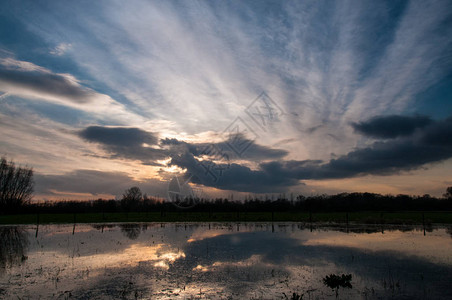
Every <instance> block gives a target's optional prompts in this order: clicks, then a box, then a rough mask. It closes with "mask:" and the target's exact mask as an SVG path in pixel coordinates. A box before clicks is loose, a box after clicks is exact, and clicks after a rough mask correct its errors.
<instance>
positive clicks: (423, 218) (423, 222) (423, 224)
mask: <svg viewBox="0 0 452 300" xmlns="http://www.w3.org/2000/svg"><path fill="white" fill-rule="evenodd" d="M422 228H423V229H424V236H425V217H424V212H422Z"/></svg>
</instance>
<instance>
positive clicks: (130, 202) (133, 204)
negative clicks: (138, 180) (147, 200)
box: [121, 186, 143, 211]
mask: <svg viewBox="0 0 452 300" xmlns="http://www.w3.org/2000/svg"><path fill="white" fill-rule="evenodd" d="M142 199H143V194H142V193H141V190H140V188H139V187H136V186H134V187H131V188H130V189H128V190H127V191H125V193H124V195H122V200H121V206H122V207H123V208H124V209H125V210H126V211H131V210H133V209H136V208H137V207H138V205H139V204H140V202H141V200H142Z"/></svg>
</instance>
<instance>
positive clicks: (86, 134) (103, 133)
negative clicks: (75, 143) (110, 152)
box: [80, 126, 158, 147]
mask: <svg viewBox="0 0 452 300" xmlns="http://www.w3.org/2000/svg"><path fill="white" fill-rule="evenodd" d="M80 136H81V137H82V138H84V139H85V140H87V141H89V142H95V143H100V144H104V145H110V146H131V147H136V146H141V145H142V144H143V143H146V144H149V145H155V144H157V142H158V138H157V137H156V136H155V135H154V134H153V133H151V132H147V131H144V130H141V129H138V128H123V127H102V126H90V127H87V128H85V129H83V130H82V131H81V132H80Z"/></svg>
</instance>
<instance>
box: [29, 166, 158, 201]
mask: <svg viewBox="0 0 452 300" xmlns="http://www.w3.org/2000/svg"><path fill="white" fill-rule="evenodd" d="M35 182H36V192H37V193H38V194H53V193H54V192H53V191H58V192H68V193H71V192H73V193H90V194H93V195H96V194H113V195H121V194H122V193H123V192H124V191H125V190H126V189H128V188H130V187H131V186H138V187H140V188H141V189H142V191H143V192H148V193H153V194H155V193H160V194H162V195H163V193H165V192H166V184H165V183H162V182H160V181H158V180H147V181H146V182H138V181H136V180H134V179H133V178H131V177H129V176H128V175H127V174H126V173H121V172H101V171H94V170H76V171H73V172H70V173H66V174H63V175H42V174H35Z"/></svg>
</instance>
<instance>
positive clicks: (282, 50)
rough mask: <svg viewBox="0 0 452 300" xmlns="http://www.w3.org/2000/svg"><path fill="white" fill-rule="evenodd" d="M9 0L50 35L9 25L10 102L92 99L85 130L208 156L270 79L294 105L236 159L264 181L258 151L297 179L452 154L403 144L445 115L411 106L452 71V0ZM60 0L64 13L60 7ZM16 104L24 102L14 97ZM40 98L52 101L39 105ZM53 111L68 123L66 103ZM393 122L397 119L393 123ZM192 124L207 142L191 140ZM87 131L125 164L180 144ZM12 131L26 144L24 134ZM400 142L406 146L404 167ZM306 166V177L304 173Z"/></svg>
mask: <svg viewBox="0 0 452 300" xmlns="http://www.w3.org/2000/svg"><path fill="white" fill-rule="evenodd" d="M24 2H26V5H24ZM8 7H9V8H10V9H9V10H8V12H9V13H8V14H10V15H11V16H12V18H10V19H8V20H10V21H9V22H10V23H11V24H14V22H18V23H19V22H20V26H19V25H18V26H17V28H18V29H23V30H24V31H26V32H24V33H23V34H24V36H27V37H33V38H34V39H36V40H39V41H41V43H42V44H39V46H38V45H37V44H38V43H37V42H36V47H35V48H33V49H31V51H28V49H23V48H25V47H29V46H30V44H29V43H28V44H26V46H22V48H21V47H20V46H17V44H18V42H17V39H16V38H15V37H14V36H11V35H8V33H7V32H6V33H3V31H0V34H3V35H2V41H5V42H2V44H1V45H0V46H2V48H5V49H6V48H9V49H11V50H12V51H9V52H8V53H7V54H6V56H5V55H3V54H2V55H3V56H2V57H6V58H7V60H6V61H5V60H2V66H1V70H2V71H1V72H3V73H1V74H3V77H1V75H0V80H3V81H2V82H1V83H0V87H3V89H2V88H0V90H1V91H2V92H3V93H4V94H3V95H2V96H0V100H1V101H5V100H8V99H9V97H10V95H11V96H12V97H15V96H16V95H17V96H20V97H23V98H26V99H32V101H35V100H36V99H39V101H44V102H46V103H51V104H56V105H63V106H65V107H70V108H73V109H74V110H79V111H83V112H84V113H86V114H85V115H83V116H80V117H79V118H76V119H75V120H74V121H73V122H72V123H71V124H72V125H74V126H75V127H76V128H75V131H76V132H80V131H81V130H84V128H88V127H93V126H100V127H109V128H126V127H127V128H136V129H137V130H142V131H145V132H152V133H156V135H157V134H158V136H159V138H160V139H162V138H163V139H164V140H165V138H168V140H167V142H168V141H171V139H174V141H177V143H178V144H179V146H180V145H183V147H182V148H184V149H188V153H189V154H190V155H191V156H192V157H190V156H188V157H186V158H187V159H192V158H193V159H195V160H197V159H199V157H198V154H199V148H201V147H203V146H206V144H208V143H209V142H213V143H214V144H216V145H217V146H224V142H225V141H224V140H221V141H218V140H215V141H213V140H209V139H210V138H212V137H213V136H214V135H215V134H210V133H211V132H214V133H218V134H217V135H218V136H220V135H221V132H222V131H223V130H224V129H225V128H227V126H228V125H229V124H231V122H232V121H233V120H234V119H235V118H236V117H237V116H240V117H243V119H245V120H246V121H247V122H248V125H249V126H251V127H253V130H256V131H257V130H259V128H258V126H256V125H255V124H254V123H253V122H252V121H251V120H249V119H246V114H245V109H246V107H247V106H248V105H249V104H250V102H251V101H252V100H253V99H254V98H255V97H256V96H257V95H259V94H260V93H261V92H262V91H266V92H267V94H269V95H270V96H271V98H272V99H274V100H275V101H276V102H277V103H278V106H280V107H281V108H282V110H283V111H284V112H285V113H286V115H285V116H284V119H282V121H281V122H279V123H275V124H273V125H272V127H271V128H270V127H269V128H268V130H266V131H262V130H260V131H259V132H258V134H257V135H258V139H257V140H256V142H255V143H254V148H252V147H250V148H249V151H247V152H245V153H244V155H245V156H246V155H248V156H247V157H244V158H242V161H240V160H236V161H234V163H235V164H236V166H234V168H235V169H236V170H237V172H238V173H240V174H242V175H243V174H251V175H250V176H255V177H252V178H256V180H255V181H253V182H255V183H256V184H255V185H254V187H253V190H257V186H258V182H259V180H262V182H270V181H271V180H270V179H269V178H270V177H269V178H264V177H259V176H262V174H260V173H256V172H259V171H264V169H263V168H264V165H262V166H261V167H260V168H259V166H258V164H257V161H258V157H259V158H260V159H262V161H261V162H260V163H269V164H270V163H271V161H273V163H274V165H268V167H269V168H270V167H272V166H274V167H276V166H277V165H278V164H279V166H278V168H280V169H281V170H283V171H284V172H283V173H284V174H283V173H281V174H282V176H283V177H282V178H286V179H287V180H288V181H287V183H284V184H285V186H291V185H293V184H298V182H299V180H300V179H304V178H312V179H321V178H343V177H349V176H352V177H353V176H356V174H382V173H384V172H386V171H387V170H391V169H390V167H389V166H390V165H392V166H393V167H394V166H395V169H393V171H395V170H402V169H403V170H408V169H413V168H418V167H419V166H421V165H425V164H427V163H430V162H434V161H439V160H440V159H443V158H440V156H441V155H439V154H440V153H439V152H441V151H442V150H440V149H439V148H438V147H436V148H434V149H433V151H432V153H433V154H432V156H431V157H430V156H429V155H424V156H422V155H421V156H420V157H418V162H417V163H416V157H414V156H413V157H411V156H410V155H408V156H407V157H406V163H405V164H404V165H403V166H402V164H403V163H402V161H404V159H403V157H401V156H402V154H401V153H403V151H401V152H400V154H396V153H399V152H397V151H396V149H399V150H402V149H407V150H409V149H412V150H413V149H417V150H419V151H421V150H422V151H424V150H425V151H427V150H426V149H425V148H419V147H421V146H422V147H424V146H425V145H426V144H423V143H422V142H421V140H420V138H419V136H420V134H424V133H425V137H424V139H428V138H427V136H426V132H427V131H425V130H427V128H434V126H433V125H435V124H436V125H438V124H437V123H436V122H437V121H436V120H437V116H429V117H426V120H417V119H416V120H411V119H410V120H401V119H400V118H402V119H403V117H401V115H405V116H406V115H415V114H416V113H418V114H422V113H423V111H420V108H419V107H420V106H419V107H418V104H419V103H420V102H421V103H422V104H423V105H424V106H425V105H427V106H428V105H431V104H429V103H430V102H429V100H431V99H428V98H426V97H425V95H424V92H425V91H428V90H429V89H432V88H433V87H435V86H437V85H438V83H439V82H443V81H444V80H445V78H447V76H449V75H448V74H450V69H451V67H452V61H451V60H450V55H449V53H450V52H451V51H450V50H451V49H452V26H448V25H449V23H450V21H449V20H450V17H451V11H452V10H451V4H450V3H449V2H448V1H441V0H440V1H434V2H429V3H428V4H423V3H419V2H415V1H398V2H381V1H380V2H375V1H364V2H360V3H355V2H353V1H343V2H338V3H334V4H331V3H330V2H329V1H303V2H297V3H284V2H277V1H274V2H273V1H268V2H243V1H229V2H187V3H179V2H174V1H154V2H148V1H141V0H134V1H132V2H127V3H125V2H121V1H112V2H109V3H108V4H107V3H105V2H96V3H93V4H91V7H90V9H89V10H88V8H87V7H86V6H84V5H79V3H76V2H74V3H61V2H55V3H51V4H49V5H45V6H44V5H42V3H39V2H35V1H26V0H24V1H22V2H20V3H19V2H18V3H10V4H8ZM23 7H29V8H30V9H28V10H24V9H23ZM48 7H51V8H52V10H53V11H55V12H56V13H52V14H49V9H48ZM5 18H6V16H5ZM11 20H14V21H11ZM10 23H8V24H10ZM3 37H4V38H3ZM34 39H33V40H34ZM28 40H29V39H27V41H28ZM8 41H10V42H9V43H8ZM23 45H25V44H23ZM69 45H70V46H69ZM42 49H44V50H42ZM49 49H52V50H51V51H50V53H49ZM43 52H45V54H42V53H43ZM5 53H6V52H5ZM24 53H25V54H24ZM63 54H64V55H63ZM14 57H18V58H17V59H16V58H14ZM42 66H46V67H45V68H44V67H42ZM52 88H53V89H52ZM442 91H443V92H442V93H436V95H439V98H440V99H439V100H437V101H436V102H435V103H436V105H437V104H438V103H445V102H446V101H449V99H447V97H446V96H447V95H448V92H447V91H449V94H450V88H448V87H443V88H442ZM445 95H446V96H445ZM441 97H442V98H441ZM35 102H38V101H35ZM8 105H10V106H11V105H16V106H17V107H16V108H18V107H19V104H14V103H12V101H10V103H8ZM445 107H450V106H445ZM30 109H34V110H36V112H38V111H39V108H38V107H37V105H34V106H33V107H30ZM42 110H47V111H48V110H49V109H48V108H46V107H44V106H42V107H41V111H42ZM389 114H391V115H395V116H396V117H395V118H396V119H397V120H390V117H389ZM444 114H450V112H444ZM41 115H42V116H43V117H45V118H49V119H51V120H53V121H55V122H62V121H61V119H62V118H61V117H60V118H58V117H56V113H47V114H42V113H41ZM86 115H87V116H88V117H86ZM375 116H378V117H376V118H375V119H372V120H371V118H372V117H375ZM427 118H429V120H431V122H430V121H427ZM381 122H383V123H385V124H387V125H388V126H394V128H395V129H394V130H392V131H391V130H389V131H391V132H389V131H388V129H384V128H383V127H382V126H380V125H381V124H380V123H381ZM408 123H409V124H408ZM421 123H422V124H421ZM350 124H354V126H350ZM403 124H405V125H406V128H405V127H403V126H405V125H403ZM407 124H408V125H407ZM436 125H435V126H436ZM432 126H433V127H432ZM374 127H375V128H376V129H374ZM402 127H403V128H405V129H403V128H402ZM429 130H430V129H429ZM431 130H433V129H431ZM433 131H434V130H433ZM357 132H358V133H359V132H361V133H365V134H364V135H360V134H356V133H357ZM438 132H439V131H438ZM438 132H436V131H435V132H432V138H433V137H434V136H436V135H435V134H436V133H438ZM116 133H118V134H119V136H121V134H120V133H119V131H118V132H116ZM206 133H209V134H206ZM413 133H417V134H419V135H416V136H418V138H419V139H415V138H414V136H413ZM132 135H133V134H132ZM189 136H190V137H197V139H198V140H197V141H196V142H194V141H193V140H192V141H190V140H188V139H184V137H189ZM202 136H203V138H201V137H202ZM441 136H442V135H440V136H439V137H438V138H439V139H441ZM79 137H80V136H78V139H79ZM248 138H250V137H248ZM374 138H386V139H389V138H390V139H391V140H387V141H379V142H375V141H374ZM401 138H404V139H405V140H404V141H402V139H401ZM79 140H80V139H79ZM84 140H85V141H89V142H90V143H86V144H83V147H85V148H86V149H89V150H87V152H89V151H100V152H102V151H103V154H105V159H106V160H110V162H114V163H124V164H125V163H128V162H129V161H130V160H133V159H138V161H142V162H143V161H145V162H146V163H152V160H155V159H157V158H161V156H160V155H162V156H165V155H167V154H168V152H169V148H172V150H174V148H175V143H173V145H169V144H168V145H166V146H165V147H167V148H166V149H164V147H163V143H164V142H163V141H162V140H159V141H158V142H156V143H155V144H153V147H154V148H152V147H143V146H142V145H139V144H133V145H129V147H128V146H126V145H116V144H115V145H113V144H108V143H106V141H105V140H104V141H101V140H99V139H98V140H97V141H96V139H95V138H92V139H91V140H90V139H89V138H86V137H84ZM137 140H139V139H137ZM281 141H290V143H284V142H281ZM110 142H111V141H110ZM8 143H10V144H13V143H17V144H20V143H21V142H18V141H14V137H13V136H11V137H10V138H9V139H8ZM22 143H23V142H22ZM168 143H169V142H168ZM222 143H223V144H222ZM409 143H411V144H410V145H409ZM96 144H97V145H96ZM97 146H100V147H97ZM398 147H399V148H398ZM404 147H405V148H404ZM428 147H431V145H429V146H428ZM226 149H227V148H226ZM253 149H254V150H253ZM390 149H392V150H390ZM253 151H254V152H253ZM390 151H394V152H393V153H394V155H395V156H397V155H398V156H399V157H400V160H399V165H398V166H397V165H395V164H394V161H391V159H390ZM436 151H439V152H438V153H437V152H436ZM105 152H106V153H105ZM150 152H153V155H151V154H150ZM427 152H428V151H427ZM177 153H178V154H181V153H185V152H177ZM441 153H442V152H441ZM157 154H158V155H157ZM365 157H369V158H372V159H376V160H378V159H381V167H382V168H386V167H387V168H388V169H385V170H386V171H382V170H379V171H377V169H378V168H377V167H375V168H376V169H374V170H373V171H366V170H370V169H372V168H371V166H370V165H369V164H367V165H364V163H363V159H364V158H365ZM385 157H386V158H387V161H386V158H385ZM441 157H443V156H441ZM444 157H445V156H444ZM253 160H254V163H251V162H252V161H253ZM291 161H292V162H291ZM290 162H291V163H290ZM299 162H302V163H299ZM181 164H182V162H181ZM352 164H355V165H354V166H352ZM360 164H361V165H360ZM358 165H360V166H358ZM429 166H431V165H429ZM295 167H297V168H298V169H304V170H305V171H304V172H305V173H304V174H305V175H303V176H301V173H297V174H295V173H292V168H295ZM333 167H334V169H335V170H336V171H337V173H336V174H337V175H334V174H333V171H334V170H333ZM246 168H248V169H246ZM341 168H343V169H341ZM345 169H350V170H351V169H354V170H355V171H348V172H345ZM319 172H320V173H319ZM322 172H323V173H322ZM390 172H392V171H390ZM231 174H232V173H231ZM253 174H254V175H253ZM316 174H317V175H316ZM319 174H320V175H319ZM322 174H323V175H322ZM298 175H300V176H298ZM237 178H244V176H238V177H237ZM259 178H260V179H259ZM231 180H232V178H231ZM272 180H276V181H275V182H279V181H278V180H279V178H274V179H272ZM422 180H423V179H422ZM231 182H232V181H231ZM249 183H250V186H251V185H253V184H254V183H252V179H249ZM284 184H282V185H281V186H283V185H284ZM277 185H278V184H275V187H276V186H277ZM230 186H233V185H232V184H231V185H230ZM240 189H242V190H245V189H246V186H245V185H243V186H240Z"/></svg>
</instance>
